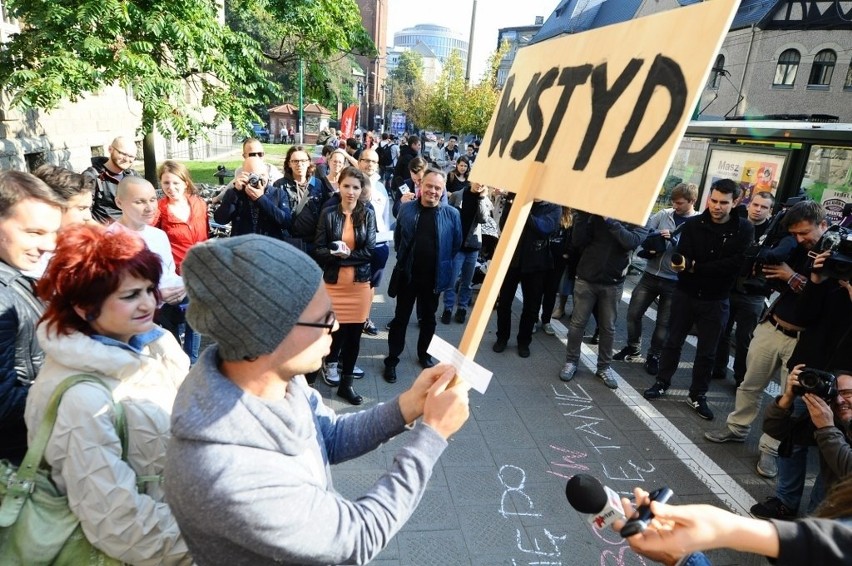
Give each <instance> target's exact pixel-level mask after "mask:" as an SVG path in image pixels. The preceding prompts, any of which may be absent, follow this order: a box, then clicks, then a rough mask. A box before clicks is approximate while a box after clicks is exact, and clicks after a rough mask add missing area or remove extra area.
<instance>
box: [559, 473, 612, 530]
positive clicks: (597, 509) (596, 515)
mask: <svg viewBox="0 0 852 566" xmlns="http://www.w3.org/2000/svg"><path fill="white" fill-rule="evenodd" d="M565 497H567V498H568V503H570V504H571V507H573V508H574V509H576V510H577V511H579V512H580V513H584V514H586V515H589V524H591V525H594V526H595V527H597V528H598V529H603V528H605V527H608V526H609V525H611V524H613V523H614V522H615V521H617V520H618V519H621V520H624V519H625V518H626V517H625V516H624V508H623V507H622V505H621V499H620V498H619V497H618V494H617V493H616V492H614V491H613V490H611V489H610V488H608V487H606V486H604V485H602V484H601V482H599V481H598V480H596V479H595V478H593V477H592V476H590V475H588V474H577V475H575V476H573V477H572V478H571V479H569V480H568V484H567V485H566V486H565Z"/></svg>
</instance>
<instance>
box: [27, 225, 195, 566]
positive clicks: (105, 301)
mask: <svg viewBox="0 0 852 566" xmlns="http://www.w3.org/2000/svg"><path fill="white" fill-rule="evenodd" d="M161 272H162V265H161V262H160V258H159V256H157V255H156V254H155V253H154V252H152V251H150V250H149V249H148V248H147V247H145V243H144V242H143V241H142V239H141V238H138V237H136V236H135V235H133V234H131V233H129V232H126V231H116V232H108V231H107V230H106V229H105V228H104V227H102V226H97V225H94V226H93V225H85V226H74V227H71V228H68V229H67V230H66V231H64V232H63V233H62V235H61V237H60V238H59V241H58V244H57V246H56V251H55V254H54V256H53V259H52V260H51V261H50V264H49V265H48V268H47V271H46V272H45V274H44V276H43V277H42V279H41V280H40V281H39V283H38V294H39V296H40V297H41V298H42V299H43V300H44V301H45V303H46V304H47V305H48V307H47V310H46V311H45V313H44V316H43V317H42V322H41V324H40V325H39V327H38V340H39V344H40V345H41V346H42V347H43V348H44V353H45V362H44V365H43V366H42V368H41V371H40V372H39V374H38V378H37V379H36V380H35V382H34V383H33V385H32V388H31V389H30V392H29V395H28V397H27V406H26V410H25V412H24V418H25V420H26V424H27V429H28V430H29V434H28V436H29V441H30V443H32V441H33V439H34V437H35V435H36V431H37V430H38V428H39V425H40V424H41V422H42V420H43V418H44V415H45V411H46V409H47V405H48V401H49V399H50V397H51V395H52V394H53V392H54V391H55V390H56V389H57V387H59V385H60V384H61V383H62V382H63V381H64V380H65V379H66V378H67V377H70V376H74V375H77V374H88V375H92V376H95V377H97V378H98V379H100V381H101V382H102V383H103V386H101V385H96V384H93V383H80V384H77V385H74V386H72V387H71V388H70V389H68V391H67V392H66V393H65V394H64V395H63V397H62V400H61V402H60V404H59V408H58V412H57V416H56V421H55V425H54V427H53V433H52V434H51V436H50V439H49V440H48V442H47V446H46V449H45V452H44V459H45V461H46V463H47V464H48V465H49V466H50V469H51V479H52V480H53V482H54V483H55V484H56V486H57V487H58V488H59V490H60V491H61V492H62V493H64V494H65V495H66V496H67V497H68V506H69V507H70V509H71V511H72V512H73V513H74V514H75V515H76V516H77V518H78V519H79V520H80V524H81V526H82V530H83V533H84V535H85V536H86V538H87V539H88V540H89V541H90V542H91V543H92V545H93V546H95V547H96V548H97V549H98V550H100V551H102V552H103V553H105V554H106V555H108V556H110V557H112V558H115V559H117V560H119V561H120V562H124V563H128V564H171V565H174V564H191V563H192V559H191V558H190V556H189V552H188V550H187V547H186V543H185V542H184V539H183V537H182V536H181V534H180V531H179V529H178V525H177V522H176V521H175V518H174V516H173V515H172V513H171V510H170V508H169V506H168V504H166V502H165V496H164V492H163V485H162V482H160V481H159V479H160V477H159V476H160V474H162V471H163V467H164V465H165V458H166V446H167V444H168V441H169V427H170V418H171V412H172V405H173V403H174V399H175V395H176V394H177V390H178V386H179V385H180V384H181V382H182V381H183V379H184V377H185V376H186V373H187V371H188V369H189V361H188V360H187V357H186V355H185V354H184V353H183V352H182V351H181V349H180V346H179V345H178V343H177V342H176V341H175V339H174V337H173V336H172V335H171V334H170V333H168V332H166V331H165V330H163V329H162V328H160V327H159V326H157V325H155V324H154V313H155V311H156V309H157V302H158V301H159V296H160V295H159V291H158V290H157V284H158V283H159V281H160V275H161ZM117 406H120V407H121V409H122V410H123V412H124V415H125V418H126V423H127V428H126V430H127V436H126V439H127V444H126V450H122V442H121V440H120V438H119V434H118V432H117V430H116V425H115V420H116V407H117ZM144 476H152V478H156V481H151V480H146V479H144ZM140 480H142V482H141V483H137V482H140Z"/></svg>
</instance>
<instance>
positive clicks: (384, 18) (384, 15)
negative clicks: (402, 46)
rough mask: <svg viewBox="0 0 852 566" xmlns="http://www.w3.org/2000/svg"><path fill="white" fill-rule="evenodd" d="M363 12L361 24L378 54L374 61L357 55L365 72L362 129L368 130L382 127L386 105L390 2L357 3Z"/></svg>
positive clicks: (361, 0)
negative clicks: (383, 111) (385, 88)
mask: <svg viewBox="0 0 852 566" xmlns="http://www.w3.org/2000/svg"><path fill="white" fill-rule="evenodd" d="M357 2H358V8H359V10H360V11H361V23H362V24H363V26H364V29H365V30H367V33H368V34H369V35H370V38H371V39H372V40H373V43H374V44H375V46H376V51H378V54H377V56H376V57H374V58H369V57H364V56H361V55H358V56H356V57H355V60H356V61H357V62H358V65H360V67H361V69H362V70H363V71H364V77H363V83H364V86H363V92H364V95H363V96H362V97H360V104H361V112H360V114H359V115H360V116H361V117H362V119H361V124H360V125H361V126H362V127H365V128H367V129H374V130H380V129H381V128H382V125H383V124H382V121H383V119H382V106H383V105H384V96H385V93H384V89H383V87H384V86H385V84H386V82H387V76H388V72H389V71H388V65H387V55H388V54H387V43H388V0H357Z"/></svg>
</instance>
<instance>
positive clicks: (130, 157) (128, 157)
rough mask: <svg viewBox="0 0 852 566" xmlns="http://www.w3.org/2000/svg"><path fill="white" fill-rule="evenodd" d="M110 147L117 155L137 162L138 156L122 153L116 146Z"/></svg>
mask: <svg viewBox="0 0 852 566" xmlns="http://www.w3.org/2000/svg"><path fill="white" fill-rule="evenodd" d="M110 147H111V148H112V149H113V150H114V151H115V152H116V153H117V154H119V155H120V156H122V157H126V158H127V159H132V160H134V161H136V154H132V155H131V154H129V153H124V152H123V151H121V150H120V149H118V148H117V147H115V146H114V145H112V146H110Z"/></svg>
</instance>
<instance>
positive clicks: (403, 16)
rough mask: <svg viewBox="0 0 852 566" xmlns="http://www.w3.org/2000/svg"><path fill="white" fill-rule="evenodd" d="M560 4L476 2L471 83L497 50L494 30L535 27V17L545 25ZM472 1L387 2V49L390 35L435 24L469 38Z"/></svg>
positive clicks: (555, 0)
mask: <svg viewBox="0 0 852 566" xmlns="http://www.w3.org/2000/svg"><path fill="white" fill-rule="evenodd" d="M559 2H560V0H522V1H521V2H507V1H506V0H479V1H478V2H477V8H476V28H475V30H474V36H473V49H472V57H473V59H472V62H471V79H472V81H473V82H476V81H478V80H479V78H480V77H481V76H482V73H483V71H485V64H486V63H487V62H488V56H489V55H490V54H491V53H492V52H493V51H495V50H496V49H497V30H498V29H500V28H505V27H512V26H527V25H532V24H533V23H535V17H536V16H542V17H543V18H544V19H545V21H546V20H547V18H548V17H549V16H550V14H551V13H553V10H554V9H555V8H556V6H558V5H559ZM472 8H473V0H429V1H428V2H412V1H411V0H388V45H393V34H394V33H396V32H398V31H400V30H402V29H404V28H407V27H413V26H416V25H417V24H438V25H440V26H445V27H448V28H450V29H452V30H454V31H458V32H461V33H462V35H464V38H465V39H468V38H469V35H470V16H471V10H472Z"/></svg>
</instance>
